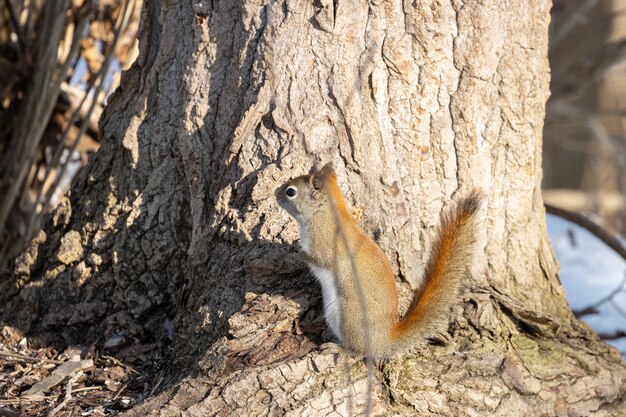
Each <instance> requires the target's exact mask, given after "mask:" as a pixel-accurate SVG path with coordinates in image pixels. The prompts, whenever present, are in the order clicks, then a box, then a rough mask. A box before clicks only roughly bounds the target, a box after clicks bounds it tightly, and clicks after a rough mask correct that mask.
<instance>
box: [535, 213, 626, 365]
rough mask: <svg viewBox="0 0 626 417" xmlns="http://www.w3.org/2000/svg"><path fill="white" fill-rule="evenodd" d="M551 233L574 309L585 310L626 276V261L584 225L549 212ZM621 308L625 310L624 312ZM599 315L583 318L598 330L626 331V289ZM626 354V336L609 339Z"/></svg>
mask: <svg viewBox="0 0 626 417" xmlns="http://www.w3.org/2000/svg"><path fill="white" fill-rule="evenodd" d="M546 221H547V225H548V236H549V237H550V242H551V243H552V247H553V248H554V252H555V254H556V257H557V259H558V260H559V263H560V264H561V269H560V272H559V275H560V277H561V283H562V284H563V287H564V288H565V291H566V292H567V300H568V302H569V304H570V306H571V308H572V310H574V311H576V310H582V309H584V308H585V307H588V306H590V305H593V304H595V303H596V302H597V301H599V300H601V299H603V298H604V297H606V296H608V295H609V294H610V293H611V292H613V291H614V290H615V289H616V288H617V287H619V285H620V283H622V282H623V280H624V279H625V278H626V261H624V260H623V259H622V258H621V257H620V256H619V255H617V254H616V253H615V252H614V251H613V250H612V249H611V248H609V247H608V246H607V245H606V244H605V243H604V242H602V241H601V240H600V239H598V238H597V237H595V236H594V235H592V234H591V233H589V232H588V231H587V230H585V229H583V228H581V227H580V226H578V225H576V224H574V223H571V222H568V221H567V220H564V219H562V218H560V217H557V216H552V215H549V214H548V215H547V216H546ZM618 309H619V310H622V313H620V312H619V311H618ZM597 310H598V314H588V315H584V316H582V317H581V319H582V320H584V321H585V322H587V323H588V324H589V325H590V326H591V327H592V328H593V329H594V330H595V331H596V332H597V333H603V334H614V333H616V332H618V331H623V332H626V289H623V290H622V291H620V292H619V293H618V294H616V295H615V296H614V297H613V302H605V303H602V304H601V305H600V306H598V307H597ZM607 342H608V343H609V344H611V345H613V346H615V347H616V348H617V349H619V350H620V352H622V355H626V337H622V338H620V339H613V340H607Z"/></svg>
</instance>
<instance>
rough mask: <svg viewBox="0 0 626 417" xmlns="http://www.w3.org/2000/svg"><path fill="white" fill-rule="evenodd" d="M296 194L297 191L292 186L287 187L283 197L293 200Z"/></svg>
mask: <svg viewBox="0 0 626 417" xmlns="http://www.w3.org/2000/svg"><path fill="white" fill-rule="evenodd" d="M297 194H298V189H297V188H296V187H294V186H290V187H287V189H286V190H285V195H286V196H287V197H289V198H294V197H295V196H296V195H297Z"/></svg>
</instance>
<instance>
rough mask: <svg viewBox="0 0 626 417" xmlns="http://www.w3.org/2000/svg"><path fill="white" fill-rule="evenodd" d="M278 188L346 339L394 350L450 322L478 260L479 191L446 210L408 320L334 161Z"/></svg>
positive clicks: (373, 350)
mask: <svg viewBox="0 0 626 417" xmlns="http://www.w3.org/2000/svg"><path fill="white" fill-rule="evenodd" d="M288 188H291V189H292V190H291V191H292V195H291V196H287V194H286V190H287V189H288ZM294 189H295V190H297V193H296V194H294V193H293V190H294ZM276 196H277V199H278V201H279V203H280V205H281V206H282V207H284V208H285V209H286V210H288V211H289V213H290V214H291V215H292V216H294V217H295V218H296V219H298V222H299V223H300V227H301V242H302V248H303V252H304V255H305V256H304V257H305V260H306V261H307V263H308V264H309V265H310V267H311V270H312V272H313V273H314V275H315V276H316V278H317V279H318V281H319V282H320V284H321V285H322V290H323V291H322V292H323V298H324V312H325V315H326V320H327V322H328V324H329V327H330V328H331V329H332V330H333V332H334V333H335V334H336V336H337V337H338V338H339V340H340V341H341V342H342V343H343V344H344V345H345V346H346V347H348V348H349V349H351V350H354V351H357V352H362V353H366V354H369V355H371V356H377V357H381V356H387V355H390V354H391V353H393V352H394V351H397V350H401V349H404V348H406V347H408V346H411V345H412V344H414V343H415V342H416V340H418V339H420V338H424V337H428V336H433V335H434V334H435V333H436V332H437V331H441V330H443V326H444V325H445V324H447V322H448V316H449V309H450V307H451V305H452V304H453V303H454V302H455V301H456V298H457V293H458V288H459V285H460V282H461V280H462V279H463V277H464V276H465V274H466V272H467V267H468V265H470V263H471V256H472V252H473V247H474V246H475V235H476V230H475V228H476V217H477V212H478V209H479V206H480V201H481V196H480V194H479V193H478V192H473V193H472V194H471V195H470V196H469V197H468V198H466V199H465V200H463V201H462V202H461V203H460V204H459V206H458V208H457V210H456V211H455V212H454V213H453V214H448V215H447V216H444V218H443V221H442V225H441V227H440V231H439V235H438V238H437V241H436V243H435V245H434V246H433V250H432V252H431V254H430V258H429V261H428V264H427V268H426V274H425V277H426V278H425V281H424V284H423V286H422V288H419V289H418V290H416V292H415V295H414V299H413V301H412V303H411V307H410V308H409V311H408V313H407V314H406V316H405V317H404V318H403V319H402V320H400V321H399V320H398V312H397V311H398V296H397V289H396V283H395V279H394V275H393V271H392V269H391V266H390V265H389V262H388V261H387V258H386V256H385V254H384V253H383V251H382V250H381V249H380V247H378V245H376V243H375V242H374V241H373V240H372V239H371V238H370V237H369V236H368V235H367V234H366V233H365V231H363V229H362V228H361V227H360V226H359V225H358V223H357V222H356V220H355V219H354V217H353V216H352V214H351V213H350V210H349V209H348V205H347V204H346V201H345V199H344V197H343V194H342V193H341V190H340V188H339V185H338V184H337V177H336V175H335V172H334V169H333V168H332V166H331V165H326V166H324V167H323V168H322V169H320V170H319V171H317V172H314V173H312V174H310V175H305V176H301V177H297V178H294V179H292V180H290V181H288V182H287V183H285V184H284V185H283V186H281V187H279V188H278V189H277V190H276ZM365 334H368V335H369V340H368V338H367V337H365Z"/></svg>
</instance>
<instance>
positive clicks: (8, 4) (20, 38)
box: [4, 0, 26, 54]
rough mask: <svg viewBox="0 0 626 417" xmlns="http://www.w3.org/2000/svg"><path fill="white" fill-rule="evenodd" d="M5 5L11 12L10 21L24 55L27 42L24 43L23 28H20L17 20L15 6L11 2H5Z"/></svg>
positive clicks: (5, 0)
mask: <svg viewBox="0 0 626 417" xmlns="http://www.w3.org/2000/svg"><path fill="white" fill-rule="evenodd" d="M4 4H6V7H7V10H8V11H9V20H11V25H12V26H13V30H15V34H16V35H17V42H18V43H19V44H20V52H21V53H22V54H24V53H25V52H26V41H24V34H23V33H22V27H21V26H20V22H18V20H17V15H16V14H15V10H14V9H13V4H11V0H4Z"/></svg>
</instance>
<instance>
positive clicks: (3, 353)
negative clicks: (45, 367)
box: [0, 350, 63, 365]
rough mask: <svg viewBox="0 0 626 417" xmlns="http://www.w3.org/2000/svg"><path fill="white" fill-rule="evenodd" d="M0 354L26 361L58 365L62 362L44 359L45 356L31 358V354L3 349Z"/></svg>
mask: <svg viewBox="0 0 626 417" xmlns="http://www.w3.org/2000/svg"><path fill="white" fill-rule="evenodd" d="M0 356H2V357H5V358H15V359H22V360H25V361H28V362H45V363H54V364H56V365H60V364H62V363H63V361H55V360H53V359H45V358H33V357H32V356H26V355H22V354H19V353H13V352H7V351H4V350H3V351H0Z"/></svg>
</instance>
